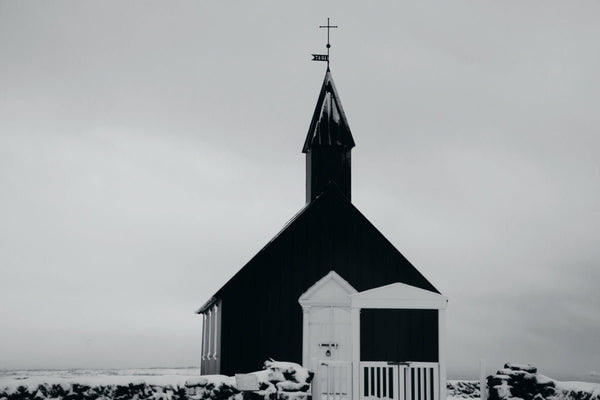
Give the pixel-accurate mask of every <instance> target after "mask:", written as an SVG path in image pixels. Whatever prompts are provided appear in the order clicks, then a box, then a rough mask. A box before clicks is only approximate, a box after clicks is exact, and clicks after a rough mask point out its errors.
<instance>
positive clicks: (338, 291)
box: [298, 271, 357, 306]
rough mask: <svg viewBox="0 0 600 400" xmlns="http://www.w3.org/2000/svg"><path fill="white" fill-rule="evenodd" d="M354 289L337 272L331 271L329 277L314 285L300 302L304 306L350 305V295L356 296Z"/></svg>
mask: <svg viewBox="0 0 600 400" xmlns="http://www.w3.org/2000/svg"><path fill="white" fill-rule="evenodd" d="M356 293H357V292H356V289H354V288H353V287H352V285H350V284H349V283H348V282H346V280H345V279H344V278H342V277H341V276H340V275H339V274H338V273H337V272H335V271H329V273H328V274H327V275H325V276H324V277H323V278H321V279H320V280H319V281H317V283H315V284H314V285H312V286H311V287H310V288H309V289H308V290H307V291H306V292H304V293H303V294H302V296H300V299H298V302H299V303H300V305H302V306H314V305H347V306H349V305H350V295H353V294H356Z"/></svg>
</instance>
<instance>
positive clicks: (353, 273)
mask: <svg viewBox="0 0 600 400" xmlns="http://www.w3.org/2000/svg"><path fill="white" fill-rule="evenodd" d="M335 190H337V189H335ZM331 270H335V271H336V272H337V273H338V274H340V275H341V276H342V277H343V278H344V279H346V280H347V281H348V282H349V283H350V284H351V285H352V286H353V287H354V288H356V290H358V291H363V290H366V289H371V288H375V287H379V286H383V285H386V284H390V283H394V282H404V283H407V284H409V285H413V286H417V287H421V288H423V289H427V290H432V291H435V292H437V291H436V289H435V288H434V287H433V286H432V285H431V284H430V283H429V282H428V281H427V280H426V279H425V278H424V277H423V276H422V275H421V274H420V273H419V272H418V271H417V270H416V269H415V268H414V267H413V266H412V265H411V264H410V263H409V262H408V261H407V260H406V259H405V258H404V257H403V256H402V255H401V254H400V253H398V251H397V250H396V249H395V248H394V247H393V246H392V245H391V244H390V243H389V242H388V241H387V240H386V239H385V238H384V237H383V236H382V235H381V234H380V233H379V232H378V231H377V230H376V229H375V228H374V227H372V225H370V223H368V221H367V220H366V219H365V218H364V217H363V216H362V215H361V214H360V213H359V212H358V211H356V210H355V209H354V208H353V206H351V205H350V203H349V202H348V201H347V200H345V199H344V198H343V197H342V195H341V194H340V193H338V192H333V191H332V190H330V191H328V192H327V193H325V194H324V195H323V196H322V197H320V198H319V199H318V200H317V201H316V202H315V203H313V204H312V205H311V206H310V208H309V209H308V210H306V211H305V212H304V213H303V214H302V215H300V216H299V217H298V219H296V220H295V221H294V222H293V223H292V224H290V225H289V226H288V228H287V229H285V230H284V231H283V232H282V233H281V234H280V235H279V236H278V237H276V238H275V239H274V240H273V242H272V243H270V244H269V245H268V246H266V247H265V248H263V250H261V251H260V252H259V253H258V254H257V255H256V256H255V257H254V258H253V259H252V260H251V261H250V262H249V263H248V264H247V265H246V266H245V267H244V268H243V269H242V270H240V271H239V272H238V274H236V275H235V276H234V277H233V278H232V279H231V280H230V281H229V282H228V283H227V284H226V285H225V286H224V287H223V288H222V289H221V290H220V291H219V292H218V293H217V297H219V298H221V300H222V305H223V317H222V345H221V352H222V360H221V371H220V372H221V373H222V374H234V373H240V372H249V371H254V370H257V369H260V368H261V367H262V363H263V362H264V360H265V359H268V358H269V357H272V358H274V359H279V360H286V361H294V362H297V363H301V362H302V310H301V307H300V305H299V304H298V298H299V297H300V295H301V294H302V293H304V292H305V291H306V290H307V289H308V288H309V287H310V286H312V285H313V284H314V283H315V282H316V281H317V280H319V279H321V278H322V277H323V276H325V275H326V274H327V273H328V272H329V271H331ZM378 321H379V320H378ZM410 321H412V320H410V319H409V322H410ZM377 323H379V322H377ZM406 323H407V322H406V320H403V319H402V318H397V319H396V322H395V324H396V325H395V328H394V329H400V327H401V326H403V327H404V328H406ZM410 323H412V322H410ZM384 325H389V323H387V322H386V323H385V324H384ZM423 326H424V327H425V326H429V325H427V324H425V325H423ZM436 327H437V325H436ZM423 329H425V328H423ZM435 331H436V332H437V329H435ZM378 345H382V346H386V345H387V344H386V343H382V344H377V343H373V344H372V346H378ZM436 349H437V344H436ZM374 351H375V350H374ZM381 351H383V350H381ZM381 351H380V350H377V351H375V353H374V354H380V352H381ZM423 351H425V350H423ZM427 351H429V350H427ZM435 351H436V353H437V350H435ZM427 354H429V353H427ZM427 354H426V353H423V354H422V355H420V354H414V356H415V357H417V358H421V359H425V358H428V357H429V356H428V355H427ZM411 361H416V359H415V360H411Z"/></svg>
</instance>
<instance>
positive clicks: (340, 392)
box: [313, 361, 352, 400]
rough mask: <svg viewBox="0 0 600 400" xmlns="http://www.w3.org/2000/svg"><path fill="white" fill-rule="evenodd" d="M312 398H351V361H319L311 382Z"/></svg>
mask: <svg viewBox="0 0 600 400" xmlns="http://www.w3.org/2000/svg"><path fill="white" fill-rule="evenodd" d="M313 399H318V400H352V363H351V362H349V361H322V362H320V363H319V365H318V366H317V371H316V374H315V381H314V382H313Z"/></svg>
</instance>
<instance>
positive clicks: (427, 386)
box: [423, 368, 431, 400]
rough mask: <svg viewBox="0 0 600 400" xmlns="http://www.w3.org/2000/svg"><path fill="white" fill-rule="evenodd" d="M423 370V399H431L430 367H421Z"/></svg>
mask: <svg viewBox="0 0 600 400" xmlns="http://www.w3.org/2000/svg"><path fill="white" fill-rule="evenodd" d="M423 370H424V371H425V400H431V368H423Z"/></svg>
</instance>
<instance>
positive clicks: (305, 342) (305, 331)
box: [302, 306, 316, 372]
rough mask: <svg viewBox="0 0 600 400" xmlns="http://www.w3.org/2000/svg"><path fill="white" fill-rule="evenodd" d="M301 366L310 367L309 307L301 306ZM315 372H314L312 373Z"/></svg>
mask: <svg viewBox="0 0 600 400" xmlns="http://www.w3.org/2000/svg"><path fill="white" fill-rule="evenodd" d="M302 366H303V367H304V368H308V369H310V368H311V365H310V306H302ZM313 372H316V371H313Z"/></svg>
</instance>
